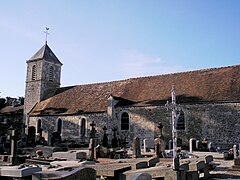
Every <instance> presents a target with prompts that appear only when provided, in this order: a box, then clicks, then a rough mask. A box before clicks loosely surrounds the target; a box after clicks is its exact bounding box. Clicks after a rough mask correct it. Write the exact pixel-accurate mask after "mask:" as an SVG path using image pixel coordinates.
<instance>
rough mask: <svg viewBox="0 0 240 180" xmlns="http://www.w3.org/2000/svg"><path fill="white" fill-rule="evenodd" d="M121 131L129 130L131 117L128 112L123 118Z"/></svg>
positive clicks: (123, 114)
mask: <svg viewBox="0 0 240 180" xmlns="http://www.w3.org/2000/svg"><path fill="white" fill-rule="evenodd" d="M121 130H129V115H128V113H126V112H124V113H122V116H121Z"/></svg>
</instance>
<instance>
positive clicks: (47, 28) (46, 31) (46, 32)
mask: <svg viewBox="0 0 240 180" xmlns="http://www.w3.org/2000/svg"><path fill="white" fill-rule="evenodd" d="M45 29H46V30H45V31H44V33H45V34H46V38H45V42H46V44H47V36H48V35H49V32H48V30H49V27H46V28H45Z"/></svg>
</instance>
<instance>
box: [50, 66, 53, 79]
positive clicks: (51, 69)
mask: <svg viewBox="0 0 240 180" xmlns="http://www.w3.org/2000/svg"><path fill="white" fill-rule="evenodd" d="M49 81H53V67H52V66H50V68H49Z"/></svg>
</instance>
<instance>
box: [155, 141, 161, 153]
mask: <svg viewBox="0 0 240 180" xmlns="http://www.w3.org/2000/svg"><path fill="white" fill-rule="evenodd" d="M154 149H155V154H156V156H159V155H160V139H159V138H155V139H154Z"/></svg>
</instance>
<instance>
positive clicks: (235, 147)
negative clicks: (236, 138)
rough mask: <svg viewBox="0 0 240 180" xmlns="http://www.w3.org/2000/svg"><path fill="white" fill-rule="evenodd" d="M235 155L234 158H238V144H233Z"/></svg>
mask: <svg viewBox="0 0 240 180" xmlns="http://www.w3.org/2000/svg"><path fill="white" fill-rule="evenodd" d="M233 156H234V159H236V158H237V145H233Z"/></svg>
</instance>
